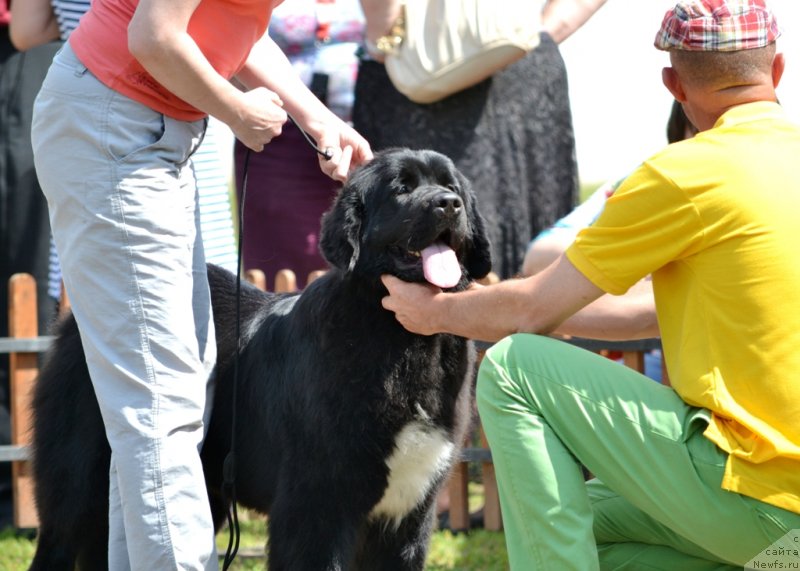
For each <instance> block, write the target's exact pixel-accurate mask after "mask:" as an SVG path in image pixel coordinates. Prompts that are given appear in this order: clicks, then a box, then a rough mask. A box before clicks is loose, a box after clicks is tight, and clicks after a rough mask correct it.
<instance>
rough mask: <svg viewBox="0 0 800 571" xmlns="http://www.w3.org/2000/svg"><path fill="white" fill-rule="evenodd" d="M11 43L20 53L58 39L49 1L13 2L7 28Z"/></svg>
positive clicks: (26, 0) (58, 33)
mask: <svg viewBox="0 0 800 571" xmlns="http://www.w3.org/2000/svg"><path fill="white" fill-rule="evenodd" d="M8 32H9V35H10V36H11V43H12V44H14V47H15V48H17V49H18V50H20V51H24V50H29V49H31V48H34V47H36V46H40V45H42V44H46V43H48V42H52V41H53V40H57V39H58V38H59V37H60V32H59V30H58V21H56V15H55V13H54V12H53V6H52V4H50V0H15V1H14V2H12V3H11V23H10V24H9V27H8Z"/></svg>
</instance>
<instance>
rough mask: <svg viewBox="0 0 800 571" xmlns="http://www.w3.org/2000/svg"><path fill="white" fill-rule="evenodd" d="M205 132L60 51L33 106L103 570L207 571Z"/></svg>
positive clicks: (211, 558) (209, 351)
mask: <svg viewBox="0 0 800 571" xmlns="http://www.w3.org/2000/svg"><path fill="white" fill-rule="evenodd" d="M204 128H205V121H197V122H184V121H177V120H174V119H171V118H169V117H165V116H164V115H162V114H160V113H157V112H154V111H153V110H151V109H150V108H148V107H146V106H143V105H141V104H139V103H137V102H135V101H133V100H131V99H130V98H128V97H125V96H123V95H121V94H119V93H118V92H116V91H114V90H112V89H109V88H108V87H106V86H105V85H103V84H102V83H101V82H100V81H98V80H97V79H96V78H95V77H94V76H93V75H92V74H91V72H89V71H87V69H86V67H85V66H84V65H83V64H82V63H81V62H80V61H79V60H78V59H77V57H76V56H75V54H74V53H73V51H72V50H71V48H70V47H69V44H66V45H65V46H64V48H63V49H62V51H61V52H60V53H59V54H58V55H57V56H56V58H55V60H54V62H53V65H52V67H51V69H50V71H49V73H48V76H47V78H46V79H45V82H44V85H43V87H42V90H41V92H40V94H39V96H38V98H37V101H36V104H35V108H34V118H33V128H32V141H33V149H34V158H35V164H36V170H37V173H38V176H39V179H40V182H41V186H42V189H43V191H44V193H45V195H46V197H47V201H48V207H49V210H50V223H51V226H52V231H53V237H54V239H55V243H56V247H57V249H58V254H59V257H60V260H61V264H62V271H63V278H64V283H65V286H66V290H67V293H68V295H69V298H70V301H71V303H72V308H73V312H74V314H75V318H76V320H77V322H78V326H79V329H80V333H81V339H82V342H83V347H84V350H85V352H86V359H87V363H88V365H89V372H90V375H91V377H92V383H93V384H94V389H95V393H96V394H97V399H98V402H99V403H100V409H101V412H102V415H103V420H104V423H105V428H106V434H107V436H108V440H109V443H110V445H111V450H112V456H111V470H110V509H109V526H110V531H109V568H110V569H113V570H115V571H124V570H126V569H134V570H139V569H141V570H147V571H152V570H156V569H157V570H159V571H161V570H167V569H193V570H199V569H204V570H208V569H217V567H218V564H217V557H216V551H215V547H214V532H213V525H212V522H211V514H210V510H209V507H208V498H207V494H206V490H205V485H204V479H203V470H202V466H201V464H200V457H199V448H200V445H201V443H202V439H203V435H204V426H205V419H206V416H205V413H206V410H207V407H209V408H210V399H209V398H208V395H210V390H211V385H212V383H211V382H210V371H211V368H212V366H213V363H214V360H215V357H216V347H215V343H214V326H213V321H212V316H211V302H210V296H209V291H208V281H207V277H206V270H205V259H204V254H203V248H202V242H201V237H200V232H199V222H198V219H199V216H198V212H197V189H196V184H195V178H194V173H193V171H192V168H191V162H190V161H189V157H190V156H191V154H192V153H193V152H194V150H195V149H196V148H197V146H198V145H199V143H200V141H201V139H202V136H203V132H204Z"/></svg>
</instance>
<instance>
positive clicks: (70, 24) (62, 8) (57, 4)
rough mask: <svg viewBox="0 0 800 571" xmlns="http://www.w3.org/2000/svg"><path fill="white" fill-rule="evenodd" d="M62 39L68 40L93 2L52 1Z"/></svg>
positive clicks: (85, 0) (80, 0) (87, 0)
mask: <svg viewBox="0 0 800 571" xmlns="http://www.w3.org/2000/svg"><path fill="white" fill-rule="evenodd" d="M51 3H52V5H53V12H55V15H56V20H58V30H59V32H60V33H61V39H62V40H66V39H67V38H68V37H69V35H70V34H71V33H72V30H74V29H75V28H76V26H77V25H78V20H80V19H81V16H83V15H84V14H85V13H86V11H87V10H88V9H89V5H90V4H91V0H52V2H51Z"/></svg>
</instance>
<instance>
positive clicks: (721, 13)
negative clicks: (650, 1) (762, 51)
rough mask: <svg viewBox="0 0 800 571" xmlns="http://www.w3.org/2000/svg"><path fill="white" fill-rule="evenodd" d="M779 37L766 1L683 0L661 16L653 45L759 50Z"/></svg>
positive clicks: (724, 49)
mask: <svg viewBox="0 0 800 571" xmlns="http://www.w3.org/2000/svg"><path fill="white" fill-rule="evenodd" d="M780 35H781V32H780V30H779V28H778V22H777V20H776V19H775V15H774V14H773V13H772V11H771V10H770V9H769V8H768V7H767V4H766V0H684V1H681V2H678V4H677V5H676V6H675V8H673V9H672V10H669V11H668V12H667V13H666V15H665V16H664V21H663V22H662V24H661V29H660V30H659V31H658V34H657V35H656V41H655V46H656V47H657V48H658V49H660V50H688V51H716V52H728V51H737V50H749V49H753V48H761V47H764V46H766V45H769V44H771V43H772V42H774V41H775V40H776V39H778V36H780Z"/></svg>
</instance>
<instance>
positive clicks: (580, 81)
mask: <svg viewBox="0 0 800 571" xmlns="http://www.w3.org/2000/svg"><path fill="white" fill-rule="evenodd" d="M675 2H676V0H608V2H607V3H606V4H605V6H603V7H602V8H601V9H600V10H599V11H598V12H597V14H595V15H594V16H593V17H592V18H591V19H590V20H589V21H588V22H587V23H586V24H585V25H584V27H583V28H581V29H580V30H578V32H576V33H575V34H574V35H573V36H572V37H570V38H568V39H567V40H566V41H565V42H564V43H563V44H562V45H561V49H562V53H563V56H564V59H565V60H566V64H567V70H568V73H569V81H570V98H571V101H572V110H573V119H574V122H575V136H576V139H577V152H578V165H579V168H580V177H581V183H582V184H583V185H587V184H588V185H594V184H598V183H601V182H604V181H606V180H608V179H610V178H614V177H619V176H623V175H624V174H625V173H626V172H627V171H628V170H631V169H633V168H634V167H636V166H637V164H638V163H639V162H640V161H642V160H643V159H645V158H647V156H648V155H650V154H651V153H653V152H655V151H657V150H658V149H659V148H661V147H662V146H663V145H665V144H666V131H665V125H666V122H667V117H668V116H669V110H670V105H671V103H672V97H671V95H670V94H669V92H667V90H666V88H665V87H664V86H663V85H662V84H661V69H662V68H663V67H664V66H667V65H669V58H668V56H667V55H666V54H665V53H664V52H661V51H659V50H657V49H655V48H654V47H653V39H654V38H655V35H656V32H657V31H658V28H659V26H660V24H661V20H662V18H663V15H664V13H665V12H666V11H667V9H668V8H670V7H672V6H674V4H675ZM770 5H771V6H772V8H773V10H774V11H775V13H776V15H777V17H778V23H779V25H780V27H781V29H782V30H783V36H782V37H781V38H780V39H779V40H778V48H779V50H781V51H783V52H784V54H785V56H786V72H785V73H784V76H783V79H782V80H781V84H780V87H779V89H778V94H779V97H780V100H781V103H782V104H783V106H784V107H785V108H786V109H787V111H788V112H789V113H790V115H791V116H792V118H793V119H794V120H795V121H797V122H798V123H800V1H799V0H770Z"/></svg>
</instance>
